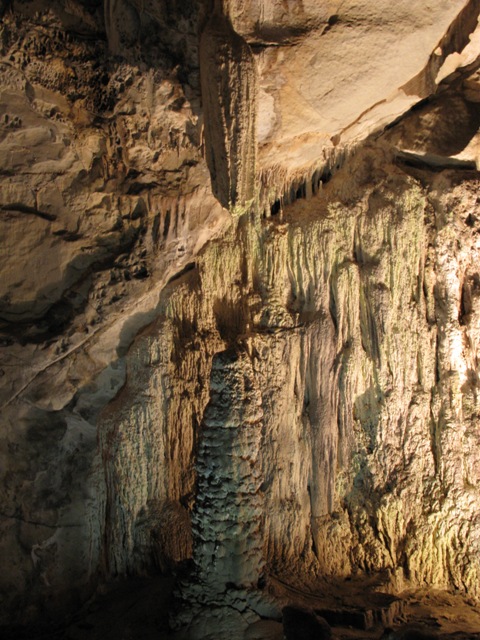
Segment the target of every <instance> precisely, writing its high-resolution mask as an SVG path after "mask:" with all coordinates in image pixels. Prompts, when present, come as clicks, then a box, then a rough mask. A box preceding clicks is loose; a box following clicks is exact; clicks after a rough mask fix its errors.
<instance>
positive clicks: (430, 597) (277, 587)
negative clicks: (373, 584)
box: [0, 576, 480, 640]
mask: <svg viewBox="0 0 480 640" xmlns="http://www.w3.org/2000/svg"><path fill="white" fill-rule="evenodd" d="M173 583H174V581H173V579H172V578H171V577H165V576H158V577H153V578H137V579H130V580H127V581H124V582H121V583H116V584H114V585H111V586H110V587H107V588H105V589H103V590H102V591H100V592H99V593H98V594H97V596H96V597H95V598H93V599H92V600H91V601H90V602H89V603H87V604H86V605H85V606H84V607H83V608H82V609H80V610H79V611H78V612H77V613H76V614H75V615H73V616H72V617H71V618H70V619H69V620H68V621H67V622H63V623H59V624H58V625H55V624H54V623H52V624H49V625H43V626H42V625H38V626H35V627H33V626H31V627H28V628H26V627H25V628H19V627H17V628H9V629H3V630H0V636H1V637H2V638H4V639H5V640H27V639H28V640H47V639H48V640H50V639H51V640H87V639H88V640H162V639H169V640H177V638H178V637H179V635H178V634H173V633H172V632H171V631H170V630H169V625H168V618H169V613H170V610H171V606H172V588H173ZM363 585H364V586H363V588H362V583H360V582H359V583H357V584H353V585H352V584H349V585H348V586H346V588H345V590H344V591H343V593H342V592H341V590H340V589H339V587H338V585H330V592H329V594H328V595H327V594H326V593H323V594H321V595H318V594H317V595H313V594H311V593H310V594H307V593H306V592H303V593H302V592H301V591H300V590H299V589H297V588H290V587H286V586H285V585H283V583H281V582H280V581H276V580H275V581H272V583H271V586H270V588H271V589H272V590H273V591H276V592H277V594H278V595H279V597H280V598H281V599H282V600H286V599H287V594H290V596H289V597H288V600H289V601H290V602H291V603H292V604H293V605H294V606H298V607H304V608H310V609H311V610H314V611H316V612H317V613H321V612H323V613H324V615H326V616H327V617H328V619H329V621H330V623H331V628H332V638H333V640H363V639H364V640H377V639H379V640H380V639H382V640H395V639H396V640H429V639H430V640H432V639H437V640H447V639H452V640H474V639H480V612H479V611H478V609H477V608H475V607H474V606H472V605H471V604H469V603H468V602H467V601H466V600H465V599H464V598H463V597H461V596H459V595H455V594H451V593H446V592H441V591H431V590H430V591H425V592H416V593H405V594H403V595H402V596H401V597H400V598H399V599H396V598H393V597H391V596H386V594H379V593H378V592H376V591H372V590H370V589H369V588H368V587H369V585H368V587H365V583H363ZM382 599H383V603H384V604H385V603H386V602H387V601H388V600H390V602H395V603H396V605H395V607H393V608H392V607H390V611H391V612H393V613H395V612H397V613H398V615H396V616H393V617H392V618H391V619H390V620H389V619H388V612H387V616H386V617H385V618H384V620H383V622H382V621H380V620H377V621H376V622H375V623H374V624H373V626H371V627H370V626H369V627H368V628H366V629H365V628H362V626H365V625H364V622H365V620H367V622H368V615H367V618H365V614H366V613H367V614H368V612H371V611H372V610H375V607H377V609H378V603H379V602H380V601H381V600H382ZM326 603H327V604H326ZM334 603H336V606H337V609H336V613H337V619H334V618H332V612H333V609H334ZM387 608H388V607H387ZM342 616H343V617H342ZM362 621H363V622H362ZM367 626H368V625H367ZM182 637H183V636H182ZM284 637H287V636H285V635H284V630H283V626H282V624H281V622H280V621H278V620H260V621H259V622H256V623H255V624H252V625H251V626H250V627H249V628H248V629H247V631H246V633H245V640H282V639H283V638H284ZM291 638H293V636H291ZM304 638H305V640H306V638H307V637H306V636H304V635H303V634H302V633H301V632H299V635H298V639H297V640H304ZM312 638H313V637H312ZM212 640H217V639H216V638H214V637H213V636H212ZM288 640H290V638H288Z"/></svg>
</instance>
